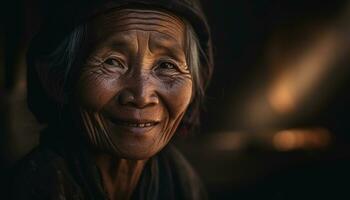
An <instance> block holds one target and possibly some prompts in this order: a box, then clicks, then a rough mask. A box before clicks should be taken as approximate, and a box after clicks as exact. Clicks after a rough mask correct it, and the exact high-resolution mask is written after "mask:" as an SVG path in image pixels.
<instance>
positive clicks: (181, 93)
mask: <svg viewBox="0 0 350 200" xmlns="http://www.w3.org/2000/svg"><path fill="white" fill-rule="evenodd" d="M89 33H90V36H89V37H90V38H91V39H90V41H92V42H91V44H90V45H89V49H91V50H92V51H91V52H89V53H88V56H87V59H86V62H85V63H84V65H83V66H82V67H81V73H80V78H79V79H78V82H77V87H76V91H77V102H78V103H79V104H80V106H81V116H82V119H83V120H82V121H83V122H84V126H85V128H86V130H87V132H88V135H89V138H90V141H91V143H92V144H93V145H96V146H97V147H98V148H99V149H102V150H105V151H108V152H109V153H112V154H115V155H117V156H119V157H121V158H127V159H146V158H149V157H151V156H153V155H154V154H155V153H157V152H158V151H159V150H161V148H163V147H164V146H165V145H166V144H167V143H168V142H169V140H170V139H171V137H172V136H173V134H174V132H175V131H176V128H177V126H178V125H179V123H180V121H181V119H182V117H183V115H184V113H185V111H186V109H187V107H188V105H189V103H190V100H191V95H192V78H191V75H190V71H189V68H188V66H187V63H186V56H185V50H184V41H185V26H184V23H183V22H182V21H181V20H180V19H178V18H177V17H174V16H172V15H170V14H167V13H164V12H160V11H149V10H135V9H134V10H130V9H124V10H121V11H113V12H109V13H106V14H104V15H102V16H98V17H97V18H96V19H94V20H93V21H92V23H91V25H90V29H89ZM90 122H92V124H94V126H95V127H96V126H97V127H98V128H94V127H92V126H91V125H89V123H90Z"/></svg>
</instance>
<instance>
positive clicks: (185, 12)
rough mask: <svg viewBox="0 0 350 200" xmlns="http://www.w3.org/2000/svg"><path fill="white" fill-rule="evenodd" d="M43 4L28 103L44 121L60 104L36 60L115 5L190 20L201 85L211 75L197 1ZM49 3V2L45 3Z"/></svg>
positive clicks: (63, 0) (65, 0)
mask: <svg viewBox="0 0 350 200" xmlns="http://www.w3.org/2000/svg"><path fill="white" fill-rule="evenodd" d="M44 2H45V3H44V4H43V9H42V10H43V11H44V12H43V18H44V22H43V25H42V27H41V29H40V31H39V32H38V34H37V35H36V36H35V37H34V38H33V40H32V42H31V44H30V47H29V50H28V54H27V65H28V72H27V80H28V105H29V109H30V110H31V111H32V112H33V113H34V115H35V116H36V118H37V119H38V121H39V122H41V123H48V122H49V121H50V120H53V119H55V118H56V117H57V116H56V115H57V113H58V111H59V110H58V109H59V108H58V107H59V105H58V104H57V102H55V100H54V99H53V98H52V97H50V95H48V94H47V92H46V91H45V89H44V87H45V86H43V84H45V83H42V80H40V78H39V75H38V69H37V67H36V63H37V62H38V61H39V60H40V59H41V58H42V57H45V56H46V55H48V54H49V53H50V52H52V51H53V50H54V49H56V48H57V46H58V45H59V44H60V42H62V41H63V40H64V39H65V38H66V37H67V36H68V35H69V34H70V33H71V32H72V31H73V30H74V28H75V27H77V26H79V25H80V24H82V23H84V22H86V21H87V20H89V19H90V18H92V17H94V16H96V15H98V14H100V13H103V12H106V11H108V10H110V9H113V8H123V7H131V6H142V7H146V8H147V7H150V8H159V9H164V10H167V11H169V12H171V13H174V14H175V15H177V16H179V17H182V18H184V19H185V20H187V21H188V22H189V23H190V24H191V26H192V27H193V29H194V31H195V33H196V34H197V37H198V39H199V43H200V48H201V49H202V50H203V55H202V56H201V58H200V61H201V68H200V69H199V71H200V76H201V80H202V81H201V83H200V84H201V87H202V88H205V87H206V85H207V84H208V81H209V80H210V77H211V74H212V68H213V65H212V48H211V41H210V32H209V27H208V24H207V21H206V19H205V16H204V14H203V12H202V9H201V5H200V3H199V2H198V0H52V1H51V0H50V1H44ZM45 4H46V5H45Z"/></svg>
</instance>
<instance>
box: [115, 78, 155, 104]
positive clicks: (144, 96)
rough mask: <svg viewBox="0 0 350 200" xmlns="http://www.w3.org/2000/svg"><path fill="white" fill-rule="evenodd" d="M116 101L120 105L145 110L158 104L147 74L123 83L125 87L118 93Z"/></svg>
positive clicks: (153, 87) (152, 84)
mask: <svg viewBox="0 0 350 200" xmlns="http://www.w3.org/2000/svg"><path fill="white" fill-rule="evenodd" d="M117 99H118V102H119V104H120V105H123V106H131V107H135V108H145V107H149V106H154V105H157V104H158V103H159V98H158V95H157V93H156V91H155V86H154V83H152V81H151V80H150V77H149V75H147V74H144V75H140V76H138V77H135V76H134V77H130V78H129V79H128V80H127V81H126V82H125V87H124V88H123V89H122V90H121V91H120V92H119V94H118V96H117Z"/></svg>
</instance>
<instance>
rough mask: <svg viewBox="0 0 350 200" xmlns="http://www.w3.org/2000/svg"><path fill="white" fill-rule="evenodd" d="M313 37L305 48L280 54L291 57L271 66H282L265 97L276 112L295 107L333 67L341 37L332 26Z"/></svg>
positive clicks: (293, 109) (340, 46)
mask: <svg viewBox="0 0 350 200" xmlns="http://www.w3.org/2000/svg"><path fill="white" fill-rule="evenodd" d="M315 37H316V36H315ZM316 38H317V39H315V42H314V43H313V44H312V45H311V46H310V47H309V48H308V49H301V50H300V52H303V53H302V54H301V55H297V54H296V55H284V56H287V57H288V56H290V58H293V59H283V62H281V63H275V65H276V66H275V68H279V69H283V70H281V72H280V73H279V74H278V75H277V77H276V79H275V80H274V81H273V83H272V87H271V88H270V89H269V91H268V93H267V98H268V100H269V103H270V105H271V107H272V108H273V109H274V110H275V111H277V112H278V113H282V114H283V113H289V112H293V111H295V109H296V108H297V107H298V106H300V103H301V102H303V100H304V99H305V98H307V97H308V95H310V94H312V91H313V90H314V89H315V88H317V86H318V85H319V84H320V82H321V81H322V80H323V79H324V77H326V76H327V75H328V73H329V70H330V69H331V68H333V67H334V64H333V62H334V60H335V59H336V58H337V57H338V56H339V55H338V52H339V51H340V49H342V47H343V46H342V43H341V41H342V40H341V39H342V38H341V37H339V35H338V33H337V32H336V31H334V30H332V29H329V30H327V31H324V32H323V33H322V34H320V35H319V36H317V37H316Z"/></svg>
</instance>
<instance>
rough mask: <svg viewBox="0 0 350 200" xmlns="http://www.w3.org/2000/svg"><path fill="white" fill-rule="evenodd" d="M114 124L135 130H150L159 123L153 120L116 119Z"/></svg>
mask: <svg viewBox="0 0 350 200" xmlns="http://www.w3.org/2000/svg"><path fill="white" fill-rule="evenodd" d="M112 121H113V123H115V124H117V125H119V126H126V127H133V128H148V127H152V126H155V125H157V124H158V123H159V122H157V121H152V120H121V119H114V120H112Z"/></svg>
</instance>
